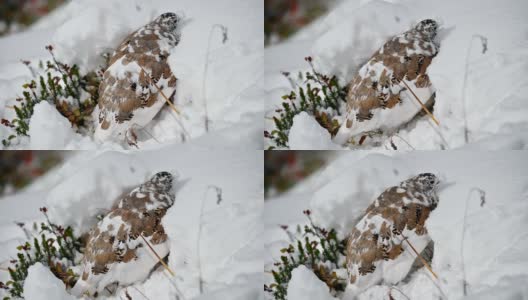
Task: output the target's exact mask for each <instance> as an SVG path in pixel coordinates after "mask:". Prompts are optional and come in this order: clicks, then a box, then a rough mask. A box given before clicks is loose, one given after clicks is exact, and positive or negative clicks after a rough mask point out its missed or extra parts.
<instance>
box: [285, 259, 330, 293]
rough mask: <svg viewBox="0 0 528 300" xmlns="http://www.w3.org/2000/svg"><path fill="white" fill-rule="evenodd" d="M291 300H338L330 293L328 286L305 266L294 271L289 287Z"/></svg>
mask: <svg viewBox="0 0 528 300" xmlns="http://www.w3.org/2000/svg"><path fill="white" fill-rule="evenodd" d="M288 299H289V300H336V298H334V297H332V296H331V295H330V293H329V289H328V286H327V285H326V284H325V283H324V282H322V281H321V280H319V278H317V276H315V274H314V273H313V272H312V271H311V270H308V268H306V267H305V266H302V265H301V266H298V267H297V268H295V269H294V270H293V271H292V278H291V280H290V283H289V285H288Z"/></svg>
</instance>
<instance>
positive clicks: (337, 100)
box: [264, 56, 347, 150]
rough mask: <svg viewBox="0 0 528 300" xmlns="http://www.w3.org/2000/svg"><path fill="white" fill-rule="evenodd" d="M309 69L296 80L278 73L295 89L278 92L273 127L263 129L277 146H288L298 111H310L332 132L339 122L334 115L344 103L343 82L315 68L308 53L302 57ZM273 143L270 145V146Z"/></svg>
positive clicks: (341, 108) (335, 129)
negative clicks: (278, 101)
mask: <svg viewBox="0 0 528 300" xmlns="http://www.w3.org/2000/svg"><path fill="white" fill-rule="evenodd" d="M305 60H306V61H307V62H308V64H309V65H310V68H311V72H310V71H309V72H305V73H304V74H303V73H302V72H300V73H299V76H298V79H297V80H298V81H301V82H302V84H301V85H298V84H296V81H295V80H294V79H293V78H291V77H290V73H288V72H283V73H282V74H283V75H284V76H286V77H287V78H288V80H289V81H290V82H291V83H292V84H293V85H295V86H296V90H297V91H295V90H292V91H290V93H289V94H286V95H284V96H282V99H283V102H282V103H281V105H282V108H278V109H276V110H275V112H276V113H278V114H279V115H278V116H273V122H274V123H275V129H274V130H272V131H271V132H268V131H264V137H265V138H268V139H270V140H272V141H273V143H274V144H275V146H277V147H288V134H289V131H290V129H291V127H292V125H293V118H294V117H295V116H296V115H298V114H299V113H301V112H303V111H304V112H306V113H308V114H309V115H312V116H313V117H314V118H315V120H316V121H317V122H318V123H319V124H320V125H321V126H322V127H323V128H325V129H326V130H328V132H329V133H330V134H331V135H332V136H334V135H335V134H336V133H337V131H338V129H339V126H340V124H339V122H338V120H337V119H336V118H335V117H336V116H340V115H342V113H343V111H344V109H343V105H344V104H346V94H347V88H346V86H342V85H341V84H340V82H339V80H338V78H337V77H336V76H334V75H332V76H328V75H325V74H322V73H320V72H318V71H317V70H316V69H315V67H314V65H313V59H312V58H311V57H309V56H308V57H306V58H305ZM273 148H274V146H271V147H270V150H271V149H273Z"/></svg>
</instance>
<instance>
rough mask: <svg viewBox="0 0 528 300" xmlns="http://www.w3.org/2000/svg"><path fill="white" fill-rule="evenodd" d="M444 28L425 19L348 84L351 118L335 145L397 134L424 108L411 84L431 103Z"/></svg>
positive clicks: (380, 52) (393, 40) (385, 48)
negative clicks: (431, 69) (431, 71)
mask: <svg viewBox="0 0 528 300" xmlns="http://www.w3.org/2000/svg"><path fill="white" fill-rule="evenodd" d="M437 28H438V25H437V23H436V22H435V21H434V20H429V19H428V20H423V21H421V22H420V23H418V24H417V25H416V26H415V27H414V28H412V29H411V30H409V31H406V32H404V33H402V34H400V35H397V36H395V37H393V38H391V39H390V40H389V41H388V42H386V43H385V44H384V45H383V46H382V47H381V48H380V49H379V50H378V51H377V52H376V53H374V55H373V56H372V57H371V58H370V59H369V60H368V61H367V63H366V64H365V65H363V66H362V67H361V68H360V70H359V71H358V74H357V75H356V76H354V78H353V79H352V81H351V82H350V83H349V84H348V94H347V114H346V117H345V119H344V121H343V124H342V126H341V128H340V129H339V132H338V134H337V135H336V137H335V141H336V142H338V143H340V144H344V143H346V142H347V141H348V139H349V138H351V137H353V136H356V135H359V134H362V133H365V132H370V131H375V130H379V129H381V130H385V131H387V130H388V131H390V130H394V129H396V128H398V127H400V126H401V125H403V124H405V123H407V122H409V121H410V120H411V119H412V118H413V117H414V116H415V115H416V114H417V113H418V112H420V110H421V106H420V105H419V104H418V103H417V101H416V100H415V99H414V97H413V96H412V94H410V91H408V90H407V88H406V86H405V85H404V83H403V82H402V81H403V80H405V83H406V84H407V85H408V86H409V87H410V88H411V89H412V90H413V91H414V92H415V93H417V94H418V96H419V97H420V98H421V99H420V100H421V101H423V102H427V105H432V102H433V100H434V90H433V88H432V86H431V81H430V80H429V76H428V75H427V67H428V66H429V65H430V64H431V61H432V59H433V57H435V56H436V54H437V53H438V45H437V44H436V43H435V42H434V38H435V36H436V33H437Z"/></svg>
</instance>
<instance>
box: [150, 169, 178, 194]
mask: <svg viewBox="0 0 528 300" xmlns="http://www.w3.org/2000/svg"><path fill="white" fill-rule="evenodd" d="M173 180H174V176H172V174H171V173H169V172H165V171H163V172H159V173H156V174H155V175H154V176H152V178H150V182H151V183H152V184H153V185H154V186H155V187H156V188H158V189H160V190H162V191H170V190H171V189H172V181H173Z"/></svg>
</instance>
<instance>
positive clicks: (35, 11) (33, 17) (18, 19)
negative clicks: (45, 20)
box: [0, 0, 66, 36]
mask: <svg viewBox="0 0 528 300" xmlns="http://www.w3.org/2000/svg"><path fill="white" fill-rule="evenodd" d="M64 2H66V1H65V0H1V1H0V36H3V35H6V34H9V33H14V32H18V31H22V30H24V28H26V27H28V26H29V25H31V24H33V23H34V22H35V21H37V20H38V19H39V18H40V17H42V16H44V15H46V14H48V13H49V12H51V11H52V10H54V9H55V8H57V7H58V6H60V5H61V4H62V3H64Z"/></svg>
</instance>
